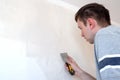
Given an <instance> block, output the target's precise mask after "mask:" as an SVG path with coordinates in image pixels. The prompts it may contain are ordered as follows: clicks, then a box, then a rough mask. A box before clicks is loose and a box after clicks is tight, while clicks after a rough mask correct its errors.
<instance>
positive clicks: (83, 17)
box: [67, 3, 120, 80]
mask: <svg viewBox="0 0 120 80" xmlns="http://www.w3.org/2000/svg"><path fill="white" fill-rule="evenodd" d="M75 20H76V22H77V24H78V28H79V29H80V30H81V35H82V37H84V38H85V39H86V40H87V41H88V42H89V43H91V44H94V50H95V60H96V66H97V77H96V78H97V80H120V28H119V27H116V26H113V25H111V21H110V16H109V11H108V10H107V9H106V8H105V7H104V6H103V5H101V4H98V3H90V4H87V5H85V6H83V7H82V8H80V9H79V10H78V12H77V13H76V15H75ZM67 60H68V61H67V62H68V63H70V64H71V66H72V67H73V69H74V70H75V75H76V76H77V77H79V78H80V80H96V79H95V78H94V77H92V76H91V75H90V74H88V73H87V72H85V71H83V70H82V69H81V68H80V67H79V66H78V65H77V64H76V62H75V61H74V60H73V59H72V58H71V57H70V56H68V58H67Z"/></svg>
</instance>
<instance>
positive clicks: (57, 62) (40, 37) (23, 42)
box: [0, 0, 95, 80]
mask: <svg viewBox="0 0 120 80" xmlns="http://www.w3.org/2000/svg"><path fill="white" fill-rule="evenodd" d="M0 6H1V7H0V43H1V44H2V45H0V56H1V58H0V65H1V68H0V75H2V77H0V79H1V80H3V79H4V80H7V79H11V80H19V79H20V80H21V79H22V80H75V79H74V77H71V76H70V75H69V74H68V73H67V71H65V69H64V63H63V61H62V60H61V57H60V53H61V52H68V54H69V55H71V56H73V58H74V59H75V60H76V62H77V63H78V64H79V65H80V66H81V68H83V69H84V70H85V71H87V72H88V73H90V74H92V75H93V76H95V65H94V59H93V57H94V55H93V45H89V43H87V42H86V41H85V40H84V39H83V38H81V34H80V30H79V29H78V28H77V25H76V23H75V21H74V14H75V11H73V10H71V9H68V8H65V7H62V6H58V5H55V4H52V3H50V2H48V1H47V0H3V1H2V0H1V1H0ZM11 45H12V46H11ZM6 46H7V47H6ZM10 63H11V64H10ZM16 65H17V66H16ZM5 66H6V67H5ZM6 69H7V71H6ZM9 71H10V72H11V73H10V72H9ZM22 72H23V73H22ZM16 73H17V74H16ZM15 75H16V77H15ZM5 76H7V77H5Z"/></svg>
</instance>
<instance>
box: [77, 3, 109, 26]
mask: <svg viewBox="0 0 120 80" xmlns="http://www.w3.org/2000/svg"><path fill="white" fill-rule="evenodd" d="M88 18H94V19H95V20H96V21H97V23H98V24H99V25H100V26H102V27H104V25H105V24H107V25H110V24H111V21H110V15H109V10H108V9H106V8H105V7H104V6H103V5H102V4H98V3H90V4H87V5H85V6H83V7H81V8H80V9H79V10H78V12H77V13H76V14H75V21H76V22H77V20H78V19H79V20H80V21H82V22H83V23H84V25H86V20H87V19H88Z"/></svg>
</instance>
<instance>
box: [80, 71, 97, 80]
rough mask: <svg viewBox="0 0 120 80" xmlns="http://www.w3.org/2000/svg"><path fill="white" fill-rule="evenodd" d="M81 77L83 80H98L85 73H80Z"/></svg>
mask: <svg viewBox="0 0 120 80" xmlns="http://www.w3.org/2000/svg"><path fill="white" fill-rule="evenodd" d="M79 77H80V79H81V80H96V78H94V77H93V76H91V75H90V74H88V73H87V72H84V71H83V72H82V73H80V75H79Z"/></svg>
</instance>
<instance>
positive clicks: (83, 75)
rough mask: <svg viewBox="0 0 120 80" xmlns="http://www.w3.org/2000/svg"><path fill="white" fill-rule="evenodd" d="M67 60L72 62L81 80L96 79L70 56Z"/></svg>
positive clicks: (76, 74)
mask: <svg viewBox="0 0 120 80" xmlns="http://www.w3.org/2000/svg"><path fill="white" fill-rule="evenodd" d="M67 62H68V63H69V64H71V66H72V68H73V69H74V70H75V76H76V77H78V78H80V79H81V80H96V79H95V78H94V77H93V76H91V75H90V74H88V73H87V72H85V71H83V70H82V69H81V68H80V67H79V66H78V64H77V63H76V62H75V61H74V60H73V58H71V57H70V56H68V57H67Z"/></svg>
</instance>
